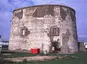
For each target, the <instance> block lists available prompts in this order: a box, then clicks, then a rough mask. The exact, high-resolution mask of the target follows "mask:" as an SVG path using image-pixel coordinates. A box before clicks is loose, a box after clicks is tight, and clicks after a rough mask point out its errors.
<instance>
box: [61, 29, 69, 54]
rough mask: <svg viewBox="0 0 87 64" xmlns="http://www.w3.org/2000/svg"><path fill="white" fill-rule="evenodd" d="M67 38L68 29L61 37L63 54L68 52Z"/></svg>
mask: <svg viewBox="0 0 87 64" xmlns="http://www.w3.org/2000/svg"><path fill="white" fill-rule="evenodd" d="M69 37H70V32H69V29H67V31H66V33H65V34H63V35H62V42H63V46H62V51H63V52H65V53H69V52H70V49H69V46H68V44H67V43H68V41H69Z"/></svg>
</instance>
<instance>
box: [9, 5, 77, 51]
mask: <svg viewBox="0 0 87 64" xmlns="http://www.w3.org/2000/svg"><path fill="white" fill-rule="evenodd" d="M54 43H56V47H55V49H56V50H57V49H60V50H59V53H74V52H77V51H78V45H77V32H76V19H75V11H74V10H73V9H71V8H70V7H67V6H61V5H41V6H33V7H26V8H21V9H17V10H15V11H14V12H13V19H12V28H11V35H10V43H9V50H30V49H31V48H40V50H41V51H47V52H50V51H51V49H52V47H53V46H55V44H54Z"/></svg>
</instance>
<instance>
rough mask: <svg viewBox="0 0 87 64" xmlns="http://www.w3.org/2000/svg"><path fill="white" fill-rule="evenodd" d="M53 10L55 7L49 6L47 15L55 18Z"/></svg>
mask: <svg viewBox="0 0 87 64" xmlns="http://www.w3.org/2000/svg"><path fill="white" fill-rule="evenodd" d="M53 9H54V6H49V7H48V9H47V11H46V14H47V15H51V16H54V10H53Z"/></svg>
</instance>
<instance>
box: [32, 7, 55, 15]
mask: <svg viewBox="0 0 87 64" xmlns="http://www.w3.org/2000/svg"><path fill="white" fill-rule="evenodd" d="M53 9H54V7H53V6H44V7H38V8H37V9H36V11H35V12H34V13H33V17H44V16H45V15H51V16H54V11H53Z"/></svg>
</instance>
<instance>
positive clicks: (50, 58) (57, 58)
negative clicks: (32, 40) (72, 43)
mask: <svg viewBox="0 0 87 64" xmlns="http://www.w3.org/2000/svg"><path fill="white" fill-rule="evenodd" d="M75 58H76V57H74V56H68V55H65V56H32V57H19V58H4V60H8V61H13V62H22V61H24V60H26V61H45V60H60V59H75Z"/></svg>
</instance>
